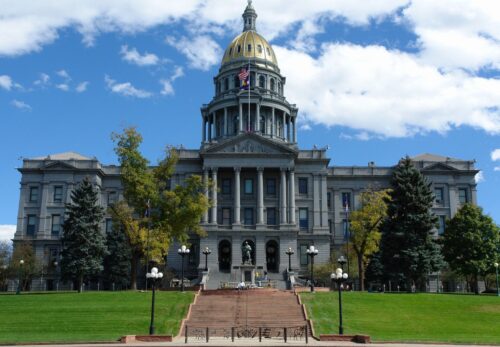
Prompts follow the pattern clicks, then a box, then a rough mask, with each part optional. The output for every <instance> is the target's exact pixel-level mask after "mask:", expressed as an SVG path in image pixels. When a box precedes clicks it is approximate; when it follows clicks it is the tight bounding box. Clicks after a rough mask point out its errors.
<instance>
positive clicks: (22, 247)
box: [9, 241, 40, 290]
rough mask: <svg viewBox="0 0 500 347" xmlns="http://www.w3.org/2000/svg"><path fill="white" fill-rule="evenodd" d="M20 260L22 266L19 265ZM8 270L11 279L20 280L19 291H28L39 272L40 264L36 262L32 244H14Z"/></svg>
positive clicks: (21, 242) (25, 242)
mask: <svg viewBox="0 0 500 347" xmlns="http://www.w3.org/2000/svg"><path fill="white" fill-rule="evenodd" d="M21 260H22V261H23V264H21ZM9 269H10V273H9V274H10V277H11V278H16V279H17V278H19V279H20V281H21V290H29V289H30V287H31V282H32V281H33V279H34V278H35V276H36V275H37V274H39V272H40V264H39V263H38V262H37V259H36V255H35V250H34V248H33V243H32V242H30V241H19V242H16V244H15V246H14V251H13V253H12V257H11V261H10V266H9Z"/></svg>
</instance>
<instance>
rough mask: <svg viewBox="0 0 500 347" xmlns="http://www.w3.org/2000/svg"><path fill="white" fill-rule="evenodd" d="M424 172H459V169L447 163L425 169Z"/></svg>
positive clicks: (432, 165) (436, 164)
mask: <svg viewBox="0 0 500 347" xmlns="http://www.w3.org/2000/svg"><path fill="white" fill-rule="evenodd" d="M422 171H457V169H456V168H454V167H453V166H450V165H448V164H445V163H435V164H431V165H428V166H426V167H424V168H423V169H422Z"/></svg>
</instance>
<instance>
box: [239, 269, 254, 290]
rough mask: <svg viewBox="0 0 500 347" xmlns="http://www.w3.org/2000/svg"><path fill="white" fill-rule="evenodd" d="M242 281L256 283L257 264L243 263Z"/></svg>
mask: <svg viewBox="0 0 500 347" xmlns="http://www.w3.org/2000/svg"><path fill="white" fill-rule="evenodd" d="M240 270H241V281H242V282H245V283H248V282H250V283H251V284H252V285H255V265H252V264H241V265H240Z"/></svg>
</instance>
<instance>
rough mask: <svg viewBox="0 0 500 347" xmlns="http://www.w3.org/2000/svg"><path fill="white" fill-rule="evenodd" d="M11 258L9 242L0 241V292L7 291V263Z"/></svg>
mask: <svg viewBox="0 0 500 347" xmlns="http://www.w3.org/2000/svg"><path fill="white" fill-rule="evenodd" d="M11 257H12V246H11V242H10V241H0V291H4V290H7V279H8V277H9V262H10V258H11Z"/></svg>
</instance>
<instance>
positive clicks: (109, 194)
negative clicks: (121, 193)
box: [108, 192, 116, 206]
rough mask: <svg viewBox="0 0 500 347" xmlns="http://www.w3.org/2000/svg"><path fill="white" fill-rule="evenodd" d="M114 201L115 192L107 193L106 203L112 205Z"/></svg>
mask: <svg viewBox="0 0 500 347" xmlns="http://www.w3.org/2000/svg"><path fill="white" fill-rule="evenodd" d="M115 202H116V192H109V193H108V205H110V206H111V205H113V204H114V203H115Z"/></svg>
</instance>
